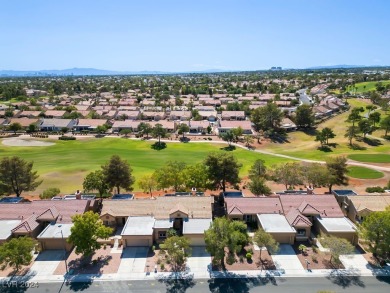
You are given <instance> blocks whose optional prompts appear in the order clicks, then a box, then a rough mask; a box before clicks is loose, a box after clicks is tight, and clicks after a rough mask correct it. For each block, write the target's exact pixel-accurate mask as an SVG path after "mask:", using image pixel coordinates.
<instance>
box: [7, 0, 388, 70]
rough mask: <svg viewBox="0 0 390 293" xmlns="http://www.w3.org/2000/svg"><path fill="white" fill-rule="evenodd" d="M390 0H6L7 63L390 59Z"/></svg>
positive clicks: (298, 64)
mask: <svg viewBox="0 0 390 293" xmlns="http://www.w3.org/2000/svg"><path fill="white" fill-rule="evenodd" d="M389 11H390V1H388V0H383V1H380V0H375V1H361V0H322V1H320V0H272V1H271V0H268V1H263V0H257V1H256V0H237V1H231V0H192V1H190V0H154V1H151V0H142V1H141V0H138V1H130V0H128V1H118V0H112V1H108V0H107V1H100V0H93V1H92V0H91V1H89V0H78V1H73V0H66V1H65V0H58V1H57V0H55V1H54V0H50V1H49V0H47V1H46V0H34V1H24V0H12V1H9V0H0V70H2V69H6V70H11V69H12V70H40V69H65V68H73V67H93V68H99V69H109V70H128V71H139V70H159V71H199V70H206V69H226V70H256V69H268V68H270V67H271V66H282V67H284V68H291V67H294V68H305V67H310V66H317V65H336V64H354V65H390V54H389V52H390V17H389Z"/></svg>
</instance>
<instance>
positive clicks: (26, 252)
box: [0, 237, 36, 272]
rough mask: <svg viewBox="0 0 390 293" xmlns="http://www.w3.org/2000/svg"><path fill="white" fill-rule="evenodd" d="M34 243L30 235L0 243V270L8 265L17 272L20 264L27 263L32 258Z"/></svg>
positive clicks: (20, 266)
mask: <svg viewBox="0 0 390 293" xmlns="http://www.w3.org/2000/svg"><path fill="white" fill-rule="evenodd" d="M35 244H36V242H35V240H34V239H32V238H30V237H18V238H12V239H11V240H9V241H7V242H4V243H3V244H2V245H0V264H1V270H4V269H5V268H6V267H7V266H10V267H12V268H13V269H14V270H15V271H16V272H18V271H19V270H20V269H21V268H22V266H26V265H29V264H30V263H31V261H32V259H33V254H32V250H33V249H34V247H35Z"/></svg>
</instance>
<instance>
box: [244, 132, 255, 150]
mask: <svg viewBox="0 0 390 293" xmlns="http://www.w3.org/2000/svg"><path fill="white" fill-rule="evenodd" d="M253 141H254V139H253V136H252V135H245V136H244V142H245V145H246V147H247V148H249V147H250V146H251V144H252V143H253Z"/></svg>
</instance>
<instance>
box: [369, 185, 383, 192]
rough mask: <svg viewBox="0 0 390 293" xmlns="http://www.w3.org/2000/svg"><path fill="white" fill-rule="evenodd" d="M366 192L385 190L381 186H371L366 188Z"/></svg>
mask: <svg viewBox="0 0 390 293" xmlns="http://www.w3.org/2000/svg"><path fill="white" fill-rule="evenodd" d="M366 192H368V193H374V192H379V193H383V192H385V190H384V189H383V188H382V187H380V186H371V187H367V188H366Z"/></svg>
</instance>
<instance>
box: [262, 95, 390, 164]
mask: <svg viewBox="0 0 390 293" xmlns="http://www.w3.org/2000/svg"><path fill="white" fill-rule="evenodd" d="M348 103H349V104H350V105H351V108H354V107H365V106H367V105H370V104H372V103H371V101H370V100H367V99H348ZM366 112H367V111H365V113H366ZM365 113H362V116H363V115H364V114H365ZM349 114H350V111H347V112H344V113H342V114H339V115H337V116H335V117H332V118H330V119H328V120H326V121H325V122H323V123H321V124H319V125H318V127H317V130H321V129H323V128H325V127H329V128H330V129H332V130H333V132H334V133H335V134H336V137H335V138H333V139H330V140H329V143H331V144H333V145H332V146H330V148H329V149H328V150H327V151H323V150H319V146H320V143H319V142H316V141H314V139H315V133H314V131H312V133H305V132H302V131H295V132H290V133H288V142H287V143H270V144H268V145H266V146H265V147H264V149H265V150H267V151H271V152H274V153H279V154H284V155H290V156H294V157H298V158H305V159H312V160H321V161H324V160H325V159H326V157H327V156H335V155H345V156H348V155H350V154H375V153H377V154H383V153H389V151H390V142H389V141H386V140H381V141H380V142H381V144H380V145H378V146H374V145H369V144H368V143H366V142H364V141H359V142H357V141H356V140H354V144H355V146H358V147H355V148H351V147H350V146H349V145H348V139H347V138H345V137H344V134H345V132H346V130H347V128H348V126H350V125H351V123H349V122H346V120H347V118H348V115H349ZM382 116H383V117H384V115H383V114H382ZM383 133H384V132H383V130H377V131H375V132H374V133H373V134H372V136H373V137H376V138H380V137H381V136H382V135H383Z"/></svg>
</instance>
